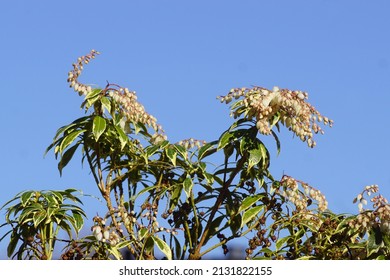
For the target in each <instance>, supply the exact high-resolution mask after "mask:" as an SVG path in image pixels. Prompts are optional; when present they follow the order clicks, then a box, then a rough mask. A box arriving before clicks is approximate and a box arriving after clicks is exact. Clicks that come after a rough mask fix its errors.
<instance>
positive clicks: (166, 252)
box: [151, 236, 172, 260]
mask: <svg viewBox="0 0 390 280" xmlns="http://www.w3.org/2000/svg"><path fill="white" fill-rule="evenodd" d="M151 237H152V239H153V241H154V243H155V244H156V245H157V248H158V249H159V250H160V251H161V252H163V253H164V255H165V256H166V257H167V259H168V260H172V251H171V248H170V247H169V246H168V244H167V243H165V241H164V240H162V239H160V238H159V237H158V236H151Z"/></svg>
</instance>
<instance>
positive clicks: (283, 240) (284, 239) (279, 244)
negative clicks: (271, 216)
mask: <svg viewBox="0 0 390 280" xmlns="http://www.w3.org/2000/svg"><path fill="white" fill-rule="evenodd" d="M291 238H292V237H291V236H285V237H282V238H279V239H278V240H277V241H276V243H275V248H276V251H279V250H280V249H281V248H282V246H283V245H284V244H287V242H288V241H289V240H290V239H291Z"/></svg>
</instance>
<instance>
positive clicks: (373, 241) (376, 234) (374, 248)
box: [367, 228, 383, 256]
mask: <svg viewBox="0 0 390 280" xmlns="http://www.w3.org/2000/svg"><path fill="white" fill-rule="evenodd" d="M382 245H383V238H382V233H381V231H380V229H379V228H372V229H371V230H370V232H369V236H368V240H367V256H370V255H372V254H374V253H376V252H378V251H379V249H380V248H381V247H382Z"/></svg>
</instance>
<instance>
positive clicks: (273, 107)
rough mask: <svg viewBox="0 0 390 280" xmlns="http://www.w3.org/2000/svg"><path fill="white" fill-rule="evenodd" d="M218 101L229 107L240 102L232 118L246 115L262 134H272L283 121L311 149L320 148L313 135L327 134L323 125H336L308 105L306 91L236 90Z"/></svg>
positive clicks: (235, 106)
mask: <svg viewBox="0 0 390 280" xmlns="http://www.w3.org/2000/svg"><path fill="white" fill-rule="evenodd" d="M218 99H219V100H220V101H221V102H225V103H226V104H229V103H230V102H231V101H232V100H233V99H239V100H238V101H236V102H234V103H233V104H232V105H231V116H233V117H234V118H238V117H239V116H241V115H242V114H244V117H245V118H247V119H253V118H254V119H255V120H256V127H257V129H258V130H259V132H260V133H261V134H265V135H268V134H270V133H271V129H272V127H273V126H274V125H275V124H276V123H277V122H278V121H279V120H280V121H281V122H282V124H283V125H285V126H286V127H287V128H288V129H290V130H292V131H293V132H294V134H295V135H296V136H298V137H299V138H300V139H301V140H302V141H303V142H307V144H308V146H309V147H311V148H313V147H314V146H315V145H316V142H315V141H314V140H313V133H315V134H317V133H321V134H323V133H324V131H323V130H322V128H321V127H320V125H319V123H323V124H324V125H329V126H330V127H331V126H332V124H333V121H332V120H330V119H328V118H327V117H324V116H322V115H321V114H320V113H319V112H318V111H317V110H316V109H315V108H314V107H313V106H312V105H310V104H309V103H308V102H307V101H306V100H307V99H308V94H307V93H306V92H303V91H291V90H288V89H279V88H278V87H274V88H273V90H269V89H266V88H263V87H254V88H235V89H232V90H231V91H230V92H229V93H228V94H227V95H226V96H219V97H218Z"/></svg>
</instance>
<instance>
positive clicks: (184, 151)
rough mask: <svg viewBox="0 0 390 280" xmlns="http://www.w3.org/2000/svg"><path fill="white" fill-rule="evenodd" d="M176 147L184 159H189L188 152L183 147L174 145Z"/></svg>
mask: <svg viewBox="0 0 390 280" xmlns="http://www.w3.org/2000/svg"><path fill="white" fill-rule="evenodd" d="M174 147H175V149H176V150H177V151H178V152H179V154H180V155H181V156H182V157H183V158H184V159H187V150H186V149H185V148H184V147H183V146H181V145H179V144H174Z"/></svg>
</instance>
